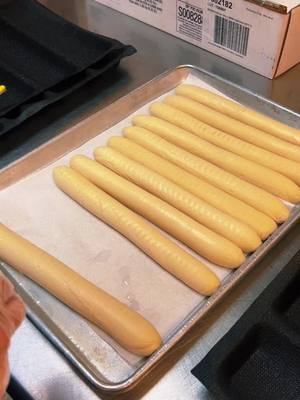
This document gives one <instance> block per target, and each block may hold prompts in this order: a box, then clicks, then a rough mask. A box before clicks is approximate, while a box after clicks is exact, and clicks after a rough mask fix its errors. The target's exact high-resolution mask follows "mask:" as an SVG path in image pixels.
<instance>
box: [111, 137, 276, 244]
mask: <svg viewBox="0 0 300 400" xmlns="http://www.w3.org/2000/svg"><path fill="white" fill-rule="evenodd" d="M108 145H109V146H110V147H111V148H113V149H116V150H117V151H119V152H120V153H122V154H124V155H125V156H127V157H129V158H131V159H132V160H135V161H137V162H139V163H141V164H143V165H145V166H146V167H148V168H150V169H151V170H153V171H155V172H157V173H159V174H160V175H162V176H164V177H165V178H168V179H169V180H171V181H172V182H174V183H176V184H177V185H179V186H180V187H182V188H183V189H185V190H187V191H189V192H190V193H192V194H194V195H195V196H197V197H199V198H200V199H202V200H204V201H206V202H207V203H209V204H211V205H212V206H214V207H216V208H218V209H219V210H221V211H223V212H225V213H226V214H229V215H231V216H232V217H234V218H236V219H238V220H239V221H242V222H244V223H245V224H247V225H248V226H250V227H251V228H252V229H254V230H255V231H256V232H257V233H258V235H259V237H260V238H261V239H263V240H264V239H266V238H267V237H268V236H269V235H270V234H271V233H272V232H274V230H275V229H276V228H277V225H276V223H275V222H274V221H273V220H272V219H271V218H270V217H268V216H267V215H265V214H263V213H261V212H260V211H257V210H255V209H254V208H253V207H251V206H249V205H248V204H246V203H244V202H243V201H241V200H239V199H237V198H235V197H233V196H231V195H230V194H228V193H226V192H224V191H223V190H221V189H218V188H217V187H216V186H213V185H211V184H210V183H208V182H206V181H204V180H203V179H200V178H198V177H197V176H195V175H192V174H190V173H189V172H187V171H185V170H184V169H182V168H180V167H178V166H177V165H175V164H173V163H171V162H169V161H167V160H166V159H164V158H162V157H160V156H158V155H156V154H154V153H152V152H151V151H149V150H147V149H146V148H144V147H142V146H140V145H138V144H136V143H134V142H133V141H132V140H129V139H127V138H124V137H119V136H113V137H111V138H110V139H109V141H108Z"/></svg>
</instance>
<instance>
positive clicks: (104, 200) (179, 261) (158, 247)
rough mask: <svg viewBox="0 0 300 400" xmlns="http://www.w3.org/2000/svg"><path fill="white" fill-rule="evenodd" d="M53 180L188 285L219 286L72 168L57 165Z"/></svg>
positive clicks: (204, 290)
mask: <svg viewBox="0 0 300 400" xmlns="http://www.w3.org/2000/svg"><path fill="white" fill-rule="evenodd" d="M54 180H55V182H56V184H57V186H58V187H59V188H60V189H61V190H63V191H64V192H65V193H66V194H67V195H68V196H70V197H71V198H72V199H73V200H75V201H76V202H77V203H78V204H80V205H81V206H82V207H84V208H85V209H87V210H88V211H89V212H91V213H92V214H93V215H95V216H96V217H98V218H99V219H101V220H102V221H103V222H105V223H106V224H108V225H109V226H111V227H112V228H114V229H116V230H117V231H118V232H120V233H121V234H122V235H124V236H125V237H126V238H127V239H129V240H130V241H131V242H132V243H134V244H135V245H136V246H137V247H139V248H140V249H141V250H142V251H144V252H145V253H146V254H147V255H148V256H149V257H151V258H152V259H153V260H154V261H156V262H157V263H158V264H159V265H160V266H161V267H163V268H164V269H165V270H166V271H168V272H169V273H170V274H172V275H174V276H175V277H176V278H178V279H179V280H181V281H182V282H184V283H185V284H186V285H187V286H189V287H191V288H192V289H194V290H195V291H197V292H198V293H201V294H203V295H210V294H212V293H214V292H215V290H216V289H217V288H218V287H219V284H220V281H219V279H218V277H217V276H216V275H215V274H214V273H213V272H212V271H211V270H210V269H209V268H208V267H206V266H205V265H204V264H202V263H201V262H200V261H198V260H197V259H196V258H194V257H193V256H192V255H190V254H189V253H187V252H186V251H184V250H183V249H181V248H180V247H179V246H177V245H176V244H175V243H173V242H172V241H171V240H169V239H167V238H166V237H165V236H164V235H162V234H161V233H160V232H159V231H158V230H157V229H155V228H154V227H153V226H152V225H151V224H149V223H147V222H146V221H145V220H144V219H143V218H141V217H140V216H139V215H137V214H135V213H134V212H133V211H131V210H129V209H128V208H127V207H125V206H123V205H122V204H121V203H119V202H118V201H117V200H115V199H114V198H112V197H111V196H109V195H108V194H107V193H105V192H104V191H103V190H101V189H99V188H98V187H97V186H95V185H94V184H93V183H91V182H90V181H88V180H87V179H86V178H84V177H83V176H82V175H81V174H79V173H78V172H76V171H75V170H73V169H71V168H68V167H57V168H56V169H55V170H54Z"/></svg>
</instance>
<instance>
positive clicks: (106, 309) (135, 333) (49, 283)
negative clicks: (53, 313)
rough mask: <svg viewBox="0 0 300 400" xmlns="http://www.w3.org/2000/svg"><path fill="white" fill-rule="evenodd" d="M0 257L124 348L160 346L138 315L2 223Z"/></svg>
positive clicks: (139, 350)
mask: <svg viewBox="0 0 300 400" xmlns="http://www.w3.org/2000/svg"><path fill="white" fill-rule="evenodd" d="M0 259H1V260H2V261H4V262H6V263H7V264H9V265H11V266H12V267H14V268H15V269H16V270H18V271H19V272H21V273H22V274H24V275H26V276H27V277H28V278H30V279H32V280H33V281H34V282H36V283H37V284H39V285H40V286H42V287H43V288H45V289H46V290H47V291H49V292H50V293H52V294H53V295H54V296H56V297H57V298H58V299H59V300H60V301H62V302H63V303H65V304H67V305H68V306H69V307H70V308H72V309H73V310H74V311H76V312H78V313H79V314H81V315H82V316H83V317H84V318H86V319H88V320H89V321H91V322H93V323H94V324H96V325H98V326H99V327H100V328H102V329H103V330H104V331H105V332H106V333H108V334H109V335H110V336H112V337H113V338H114V339H115V340H116V341H117V342H119V343H120V344H121V345H122V346H123V347H124V348H126V349H127V350H129V351H131V352H133V353H135V354H138V355H140V356H147V355H149V354H151V353H153V351H155V350H156V349H157V348H158V347H159V346H160V344H161V338H160V335H159V333H158V332H157V330H156V329H155V328H154V327H153V326H152V325H151V324H150V322H148V321H147V320H146V319H145V318H143V317H142V316H141V315H140V314H138V313H137V312H135V311H133V310H131V309H130V308H129V307H127V306H126V305H125V304H123V303H121V302H120V301H119V300H117V299H116V298H114V297H113V296H111V295H110V294H108V293H106V292H105V291H103V290H102V289H100V288H98V287H96V286H95V285H93V284H92V283H91V282H89V281H88V280H86V279H84V278H83V277H82V276H80V275H79V274H77V273H76V272H75V271H73V270H72V269H70V268H69V267H67V266H66V265H65V264H63V263H62V262H61V261H59V260H58V259H56V258H54V257H53V256H51V255H50V254H48V253H46V252H45V251H44V250H42V249H40V248H39V247H37V246H35V245H34V244H32V243H30V242H29V241H28V240H26V239H24V238H23V237H21V236H19V235H18V234H16V233H14V232H13V231H11V230H10V229H8V228H7V227H5V226H4V225H3V224H0Z"/></svg>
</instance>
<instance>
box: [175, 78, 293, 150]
mask: <svg viewBox="0 0 300 400" xmlns="http://www.w3.org/2000/svg"><path fill="white" fill-rule="evenodd" d="M176 93H177V94H179V95H182V96H186V97H189V98H191V99H193V100H196V101H198V102H199V103H202V104H204V105H206V106H208V107H210V108H213V109H214V110H216V111H219V112H220V113H222V114H225V115H228V116H229V117H231V118H234V119H236V120H238V121H241V122H244V123H245V124H248V125H250V126H253V127H255V128H257V129H261V130H262V131H265V132H267V133H270V134H271V135H273V136H277V137H278V138H280V139H282V140H286V141H287V142H290V143H293V144H297V145H298V146H299V145H300V131H299V129H295V128H292V127H290V126H288V125H285V124H283V123H281V122H279V121H276V120H275V119H272V118H270V117H267V116H266V115H263V114H260V113H258V112H256V111H254V110H251V109H250V108H246V107H244V106H242V105H240V104H237V103H235V102H234V101H232V100H228V99H225V98H224V97H223V96H220V95H218V94H215V93H212V92H210V91H209V90H206V89H203V88H200V87H198V86H194V85H187V84H184V85H180V86H178V87H177V89H176Z"/></svg>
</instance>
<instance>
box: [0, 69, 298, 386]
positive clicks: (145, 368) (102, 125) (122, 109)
mask: <svg viewBox="0 0 300 400" xmlns="http://www.w3.org/2000/svg"><path fill="white" fill-rule="evenodd" d="M191 75H192V76H195V77H198V78H200V79H201V80H202V81H204V82H206V83H208V84H209V85H211V86H213V87H214V88H216V89H218V90H219V91H221V92H223V93H224V94H226V95H228V96H230V97H232V98H233V99H236V100H238V101H239V102H240V103H242V104H245V105H248V106H251V107H252V108H254V109H257V110H259V111H261V112H264V113H265V114H268V115H269V116H271V117H274V118H278V119H280V120H281V121H283V122H286V123H287V124H290V125H293V126H297V124H299V115H298V114H296V113H293V112H291V111H289V110H287V109H285V108H283V107H281V106H279V105H277V104H275V103H272V102H271V101H267V100H266V99H263V98H261V97H258V96H257V95H255V94H253V93H251V92H249V91H246V90H244V89H243V88H241V87H238V86H236V85H232V84H231V83H230V82H227V81H225V80H223V79H221V78H219V77H217V76H215V75H213V74H210V73H207V72H205V71H203V70H201V69H200V68H197V67H194V66H189V65H184V66H179V67H177V68H175V69H173V70H170V71H167V72H166V73H164V74H162V75H160V76H158V77H157V78H155V79H153V80H152V81H150V82H149V83H147V84H145V85H143V86H142V87H140V88H138V89H136V90H134V91H133V92H131V93H129V94H128V95H127V96H125V97H123V98H121V99H119V100H118V101H116V102H115V103H113V104H111V105H110V106H108V107H106V108H105V109H102V110H99V111H98V112H96V113H95V114H93V115H92V116H90V117H89V118H86V119H84V120H83V121H81V122H80V123H78V124H77V125H75V126H74V127H72V128H70V129H68V130H66V131H64V132H63V133H61V134H60V135H58V136H57V137H55V138H54V139H53V140H51V141H49V142H48V143H46V144H44V145H43V146H41V147H40V148H38V149H36V150H35V151H33V152H31V153H30V154H28V155H27V156H25V157H24V158H22V159H20V160H19V161H17V162H15V163H13V164H11V165H10V166H8V167H7V168H5V169H3V170H2V171H0V189H5V188H6V187H8V186H10V185H12V184H13V183H16V182H18V181H20V180H21V179H22V178H24V177H26V176H28V175H30V174H31V173H33V172H35V171H37V170H39V169H41V168H43V167H45V166H46V165H49V164H51V163H52V162H53V161H54V160H57V159H59V158H60V157H61V156H63V155H65V154H67V153H69V152H70V151H71V150H74V149H76V148H78V147H79V146H80V145H82V144H83V143H85V142H87V141H88V140H90V139H92V138H94V137H96V136H97V135H99V133H101V132H104V131H105V130H106V129H108V128H109V127H113V126H114V125H115V124H116V123H118V122H120V121H122V120H123V119H124V118H126V117H128V116H129V115H130V114H132V113H133V112H134V111H136V110H137V109H139V108H140V107H141V106H143V105H145V104H147V103H148V102H149V101H151V100H154V99H156V98H158V97H159V96H161V95H162V94H164V93H166V92H168V91H170V90H172V89H173V88H175V87H176V86H177V85H179V84H180V83H182V82H184V81H185V80H186V79H187V78H188V77H190V76H191ZM299 219H300V206H299V205H298V206H295V207H293V209H292V210H291V214H290V217H289V219H288V221H286V222H285V223H284V224H282V225H281V226H279V228H278V229H277V230H276V231H275V232H274V234H273V235H272V236H271V237H270V238H268V240H266V241H265V242H264V243H263V244H262V245H261V246H260V248H259V249H258V250H257V251H256V252H255V253H254V254H252V255H251V256H249V257H247V259H246V261H245V263H244V264H243V265H242V266H241V267H240V268H239V269H237V270H236V271H234V272H231V273H230V274H229V275H228V276H227V277H226V278H225V279H224V280H223V281H222V285H221V287H220V289H219V290H218V291H217V292H216V293H215V294H214V295H213V296H211V297H209V298H206V299H204V300H201V301H199V303H198V304H197V306H196V307H195V308H194V309H193V311H192V312H191V313H190V314H189V315H187V316H186V318H184V320H182V322H181V323H180V324H179V325H178V326H177V328H176V329H175V330H173V331H172V332H171V334H170V335H169V336H168V337H167V338H166V339H165V341H164V344H163V345H162V347H161V348H160V349H159V350H158V351H156V352H155V353H154V354H152V355H151V356H150V357H148V358H145V359H141V360H140V361H139V362H138V363H136V365H135V368H134V369H133V370H131V372H130V374H128V376H126V378H125V379H117V378H116V377H114V376H113V374H111V375H110V365H113V363H116V362H119V360H120V358H117V357H114V355H113V354H112V355H110V357H109V359H107V360H104V364H105V368H106V374H105V375H103V374H102V373H100V372H99V370H98V369H97V368H96V367H95V365H94V364H93V363H92V362H91V360H90V359H89V356H88V354H87V352H86V351H85V349H84V348H82V347H80V346H79V345H78V343H76V341H74V339H73V338H72V337H69V336H68V335H66V333H65V332H63V330H62V328H61V327H60V326H59V325H58V324H56V323H55V322H54V321H53V320H52V319H51V318H50V317H49V315H48V314H47V313H46V312H45V309H43V308H42V307H41V304H40V300H39V299H40V298H41V296H43V298H44V299H46V300H45V302H46V304H47V301H48V302H49V304H54V302H56V303H59V302H58V300H56V299H54V298H53V297H52V296H51V295H49V294H48V293H46V292H45V291H43V289H41V288H39V287H38V286H37V285H35V284H34V283H33V282H31V281H29V280H28V279H27V278H25V277H24V276H23V275H21V274H19V273H17V272H16V271H14V270H13V269H12V268H11V267H9V266H8V265H6V264H4V263H1V262H0V267H1V269H2V271H3V272H4V273H5V274H6V275H7V276H8V277H9V278H10V279H11V280H12V281H13V282H14V284H15V285H16V287H17V290H18V291H19V293H20V294H21V295H22V296H23V298H24V299H25V300H26V302H27V305H28V316H29V318H30V319H31V321H33V322H34V324H35V325H36V326H37V327H38V328H39V329H40V330H41V331H42V332H43V333H44V334H45V335H46V337H47V338H48V339H49V340H50V341H51V342H52V343H53V344H54V345H55V346H56V347H57V348H58V349H59V350H60V351H61V352H62V353H63V354H64V355H65V357H66V358H67V359H68V360H69V361H70V362H71V363H72V364H73V365H74V366H75V367H77V368H78V370H79V371H80V372H81V373H82V374H83V375H84V377H85V378H86V379H88V380H89V381H90V382H91V383H92V384H93V385H94V386H95V387H97V388H98V389H101V390H104V391H110V392H121V391H125V390H128V389H129V388H131V387H133V386H134V385H135V384H137V383H138V382H139V381H140V380H141V379H142V377H143V376H145V375H146V374H147V373H148V372H149V371H150V370H151V369H152V368H153V367H154V366H155V365H157V364H158V362H159V361H160V360H161V359H162V357H163V356H165V355H166V353H168V352H169V351H170V349H172V348H174V346H175V345H176V343H177V342H178V341H179V340H180V339H182V338H183V337H184V335H185V334H186V333H187V332H188V331H189V330H190V329H191V328H192V327H193V326H194V325H195V324H196V323H197V322H199V321H200V320H202V319H203V318H204V317H205V315H206V314H207V313H208V312H210V311H211V309H212V308H213V307H214V306H215V305H216V304H217V303H219V302H220V301H221V300H222V299H223V298H224V296H226V294H227V293H228V292H229V291H230V290H231V289H232V288H233V287H234V286H236V285H237V283H238V282H239V281H240V280H241V279H242V278H243V277H244V276H245V275H246V274H247V273H248V272H249V271H250V270H251V269H253V268H254V267H255V265H256V264H257V263H258V262H259V261H260V260H261V259H262V257H264V255H265V254H266V253H268V252H269V251H270V249H271V248H272V247H274V246H275V245H276V243H277V242H278V241H279V240H280V239H281V238H282V237H283V236H284V235H285V234H286V233H287V231H288V230H289V229H290V228H291V227H292V226H293V225H295V224H296V222H297V221H299ZM28 288H30V290H28ZM60 304H61V303H60ZM60 307H61V310H62V312H64V313H72V311H71V310H69V309H68V308H67V307H65V306H63V305H62V304H61V305H60ZM66 315H67V314H66ZM74 318H79V317H78V316H77V314H75V313H74ZM80 329H86V328H85V326H82V328H80ZM87 334H89V332H88V333H87ZM104 346H105V344H104Z"/></svg>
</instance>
